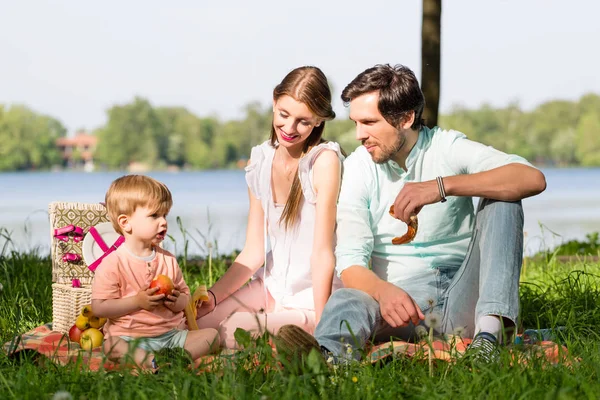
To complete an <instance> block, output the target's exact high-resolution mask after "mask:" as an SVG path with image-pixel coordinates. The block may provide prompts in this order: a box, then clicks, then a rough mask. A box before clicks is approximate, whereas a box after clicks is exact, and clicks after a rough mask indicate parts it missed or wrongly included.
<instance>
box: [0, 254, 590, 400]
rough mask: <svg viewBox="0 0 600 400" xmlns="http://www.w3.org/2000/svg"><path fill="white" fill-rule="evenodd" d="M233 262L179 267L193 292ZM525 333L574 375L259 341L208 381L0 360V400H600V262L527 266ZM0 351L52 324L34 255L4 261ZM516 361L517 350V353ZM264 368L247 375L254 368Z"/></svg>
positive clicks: (174, 369)
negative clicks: (540, 330)
mask: <svg viewBox="0 0 600 400" xmlns="http://www.w3.org/2000/svg"><path fill="white" fill-rule="evenodd" d="M233 257H235V254H232V255H228V256H222V255H215V256H214V257H213V256H212V255H211V256H210V257H206V258H205V259H190V257H186V256H185V252H184V256H182V257H180V260H179V261H180V265H181V267H182V270H183V271H184V275H185V277H186V280H187V282H188V284H189V286H190V287H191V288H192V289H193V288H194V287H195V286H197V285H198V284H201V283H208V282H209V281H212V280H214V279H216V278H218V276H220V275H221V274H222V273H223V272H224V271H225V269H226V268H227V266H228V265H230V263H231V260H232V259H233ZM521 281H522V284H521V309H522V315H521V320H520V329H526V328H537V327H544V328H547V327H557V326H564V327H566V329H565V330H564V331H562V334H561V335H560V338H559V339H557V340H560V341H561V343H563V344H564V345H565V346H566V347H567V348H568V351H569V355H568V357H569V358H570V362H569V363H564V364H558V365H553V364H550V363H548V362H547V361H545V360H543V359H532V360H531V361H530V362H528V363H527V364H516V365H515V364H514V363H512V365H511V363H510V361H509V359H510V354H509V352H508V350H503V352H502V354H501V358H500V361H499V362H498V363H493V364H473V363H472V362H470V361H466V360H458V361H457V362H456V363H447V362H442V361H438V362H436V363H434V364H433V367H432V368H431V369H430V367H429V365H428V363H427V362H423V361H419V360H416V359H409V358H406V357H398V358H396V359H394V360H390V361H387V362H380V363H377V364H373V365H347V366H339V367H336V368H327V367H326V366H325V365H324V364H322V363H320V362H317V361H315V359H314V358H311V357H309V358H308V359H302V360H298V359H295V360H287V359H283V358H280V357H278V356H277V355H276V354H274V353H273V352H272V351H271V348H270V347H269V346H267V345H266V344H265V340H263V339H264V338H262V339H259V340H257V341H254V342H251V343H247V348H246V349H245V350H243V351H241V352H240V353H239V354H238V355H237V358H236V359H235V361H234V362H233V363H226V364H223V365H221V364H219V365H216V366H215V367H214V371H213V372H210V373H199V374H198V373H195V372H194V371H191V370H190V369H189V368H188V365H189V361H190V360H189V359H188V358H187V357H186V355H185V354H184V353H183V352H165V353H160V354H159V355H158V361H159V365H160V363H161V362H163V363H167V362H168V364H169V365H168V367H166V368H162V369H161V370H160V372H159V374H157V375H141V376H133V375H131V374H130V373H128V372H127V371H110V372H107V371H101V372H90V371H88V370H86V368H85V366H83V365H81V364H72V365H68V366H59V365H56V364H54V363H52V362H49V361H48V360H47V359H45V358H44V357H38V356H36V355H35V354H34V353H25V354H20V355H19V356H18V357H10V358H9V357H8V356H7V355H6V353H4V352H3V351H0V399H30V398H31V399H153V400H154V399H187V398H198V399H201V398H211V399H232V398H235V399H246V398H248V399H295V400H296V399H300V398H302V399H304V398H344V399H398V398H417V399H437V398H464V399H472V398H473V399H478V398H481V399H483V398H485V399H521V398H527V399H581V398H589V399H597V398H598V396H599V395H600V379H599V376H600V351H599V350H600V349H599V347H600V336H599V332H598V330H599V327H600V307H599V305H600V290H599V287H600V262H598V258H597V257H595V258H589V257H588V258H586V257H574V258H571V259H568V260H566V261H565V260H564V258H561V257H560V256H559V255H558V253H557V252H554V253H547V254H544V255H543V256H538V257H535V258H530V259H526V260H525V263H524V268H523V271H522V276H521ZM0 283H1V284H2V289H0V341H1V342H2V343H5V342H7V341H10V340H11V339H12V338H13V337H14V335H16V334H18V333H23V332H26V331H28V330H30V329H32V328H34V327H36V326H39V325H42V324H44V323H47V322H50V321H51V320H52V302H51V299H52V290H51V262H50V258H49V256H44V255H40V254H38V253H37V252H36V251H30V252H25V253H24V252H15V251H11V250H10V249H9V248H8V247H5V248H3V249H0ZM514 351H520V350H519V348H518V347H516V350H514ZM255 359H257V360H259V366H258V367H256V366H253V365H252V363H251V362H252V360H255Z"/></svg>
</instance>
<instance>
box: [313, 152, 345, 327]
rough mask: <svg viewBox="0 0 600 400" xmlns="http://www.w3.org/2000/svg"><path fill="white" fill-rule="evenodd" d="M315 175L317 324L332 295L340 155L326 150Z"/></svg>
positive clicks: (315, 296) (315, 297) (314, 247)
mask: <svg viewBox="0 0 600 400" xmlns="http://www.w3.org/2000/svg"><path fill="white" fill-rule="evenodd" d="M313 176H314V183H313V184H314V189H315V192H316V194H317V205H316V214H315V232H314V238H313V251H312V254H311V257H310V266H311V272H312V281H313V294H314V301H315V314H316V322H317V323H318V322H319V320H320V319H321V314H322V312H323V308H324V307H325V303H327V300H328V299H329V296H330V295H331V283H332V280H333V273H334V272H333V270H334V268H335V256H334V253H333V250H334V248H333V246H334V245H335V244H334V232H335V216H336V210H337V205H336V204H337V198H338V194H339V191H340V182H341V162H340V160H339V158H338V156H337V154H336V153H335V152H333V151H329V150H325V151H323V152H322V153H321V154H320V155H319V156H318V158H317V159H316V160H315V164H314V166H313Z"/></svg>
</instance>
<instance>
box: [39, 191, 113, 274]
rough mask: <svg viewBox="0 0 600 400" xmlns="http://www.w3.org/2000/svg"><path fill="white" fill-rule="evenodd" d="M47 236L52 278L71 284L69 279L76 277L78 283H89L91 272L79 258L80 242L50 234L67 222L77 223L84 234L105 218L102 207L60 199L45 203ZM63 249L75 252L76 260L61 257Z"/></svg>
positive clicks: (80, 251)
mask: <svg viewBox="0 0 600 400" xmlns="http://www.w3.org/2000/svg"><path fill="white" fill-rule="evenodd" d="M48 208H49V214H50V237H51V240H52V241H51V246H50V252H51V258H52V282H54V283H62V284H66V285H71V284H72V282H73V279H78V280H79V282H80V283H81V284H82V285H90V284H91V283H92V278H93V277H94V273H93V272H92V271H90V270H89V269H88V267H87V265H86V264H85V262H84V261H83V256H82V242H81V241H79V242H76V241H75V240H73V239H71V240H68V241H66V242H64V241H61V240H58V239H57V238H56V237H55V236H54V230H55V229H58V228H64V227H65V226H68V225H74V226H78V227H80V228H81V229H82V230H83V234H86V233H87V232H88V231H89V229H90V228H91V227H92V226H95V225H98V224H99V223H101V222H107V221H108V214H107V212H106V208H105V207H104V206H103V205H102V204H100V203H92V204H90V203H64V202H53V203H50V205H49V207H48ZM67 253H73V254H78V255H79V256H80V257H81V260H80V261H78V262H70V261H64V260H63V256H64V255H65V254H67Z"/></svg>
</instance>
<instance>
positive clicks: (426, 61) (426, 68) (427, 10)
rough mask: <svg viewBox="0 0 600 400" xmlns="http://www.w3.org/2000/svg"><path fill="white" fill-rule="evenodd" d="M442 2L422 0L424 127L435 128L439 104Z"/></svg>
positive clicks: (438, 0)
mask: <svg viewBox="0 0 600 400" xmlns="http://www.w3.org/2000/svg"><path fill="white" fill-rule="evenodd" d="M441 17H442V0H423V25H422V26H421V90H423V95H424V96H425V111H424V112H423V118H424V119H425V125H427V126H429V127H433V126H436V125H437V123H438V109H439V104H440V47H441V30H442V24H441Z"/></svg>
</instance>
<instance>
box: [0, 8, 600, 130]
mask: <svg viewBox="0 0 600 400" xmlns="http://www.w3.org/2000/svg"><path fill="white" fill-rule="evenodd" d="M217 3H218V4H217ZM0 4H1V5H0V54H1V58H0V103H11V104H12V103H24V104H27V105H28V106H30V107H32V108H33V109H34V110H36V111H38V112H43V113H46V114H49V115H52V116H54V117H56V118H58V119H59V120H61V121H62V122H63V124H65V126H66V127H67V128H68V129H69V130H70V131H73V130H74V129H77V128H80V127H85V128H87V129H93V128H95V127H97V126H99V125H102V124H104V123H105V122H106V113H105V110H106V109H107V108H108V107H110V106H111V105H112V104H115V103H125V102H129V101H131V100H132V98H133V96H135V95H140V96H143V97H146V98H148V99H149V100H150V101H151V102H152V103H153V104H154V105H157V106H168V105H177V106H185V107H187V108H188V109H190V110H191V111H192V112H194V113H196V114H197V115H200V116H206V115H217V116H219V117H220V118H222V119H228V118H237V117H240V116H241V115H242V109H243V106H244V105H245V104H247V103H248V102H250V101H253V100H257V101H260V102H261V103H263V104H267V103H268V102H269V99H270V96H271V91H272V88H273V86H274V85H275V84H277V83H278V82H279V81H280V80H281V78H282V77H283V76H284V75H285V74H286V73H287V72H288V71H289V70H290V69H292V68H294V67H296V66H299V65H306V64H310V65H317V66H319V67H320V68H322V69H323V70H324V72H325V74H326V75H327V76H328V77H329V79H330V81H331V83H332V85H333V87H334V90H335V93H334V96H335V99H336V101H335V109H336V111H337V112H338V114H339V115H340V116H345V115H346V113H345V111H344V108H343V106H342V104H341V101H340V100H339V94H340V92H341V90H342V89H343V87H344V86H345V85H346V84H347V83H348V82H349V81H350V80H351V79H352V78H354V76H356V74H358V73H359V72H361V71H362V70H363V69H365V68H368V67H370V66H372V65H374V64H376V63H402V64H405V65H407V66H409V67H410V68H412V69H413V70H415V72H416V73H417V76H420V46H421V42H420V32H421V31H420V30H421V1H420V0H414V1H413V0H411V1H397V0H396V1H391V0H390V1H383V0H369V1H364V0H362V1H361V0H345V1H326V0H304V1H301V2H298V1H297V2H290V1H271V0H268V1H260V0H259V1H254V2H248V1H242V0H221V1H219V2H207V1H202V0H197V1H174V2H170V4H168V5H167V3H166V2H159V1H139V0H138V1H133V0H132V1H113V0H106V1H103V2H101V3H98V2H96V3H92V2H82V1H74V0H62V1H61V0H54V1H42V0H39V1H30V0H19V1H10V0H0ZM207 4H208V5H207ZM599 15H600V3H598V2H594V1H580V0H571V1H568V2H564V1H557V0H547V1H542V0H531V1H528V0H521V1H519V0H504V1H502V0H497V1H491V0H488V1H481V0H479V1H476V0H444V2H443V11H442V87H441V108H442V111H448V110H450V109H451V107H452V106H453V105H456V104H460V105H464V106H468V107H478V106H479V105H481V104H482V103H484V102H485V103H489V104H492V105H496V106H504V105H506V104H508V103H509V102H511V101H518V102H519V104H521V106H522V107H523V108H525V109H530V108H532V107H534V106H535V105H537V104H539V103H541V102H544V101H547V100H550V99H555V98H560V99H577V98H579V97H580V96H581V95H582V94H584V93H587V92H596V93H600V72H599V71H600V52H599V51H598V48H599V47H600V44H599V43H598V41H599V39H600V23H598V17H599Z"/></svg>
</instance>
